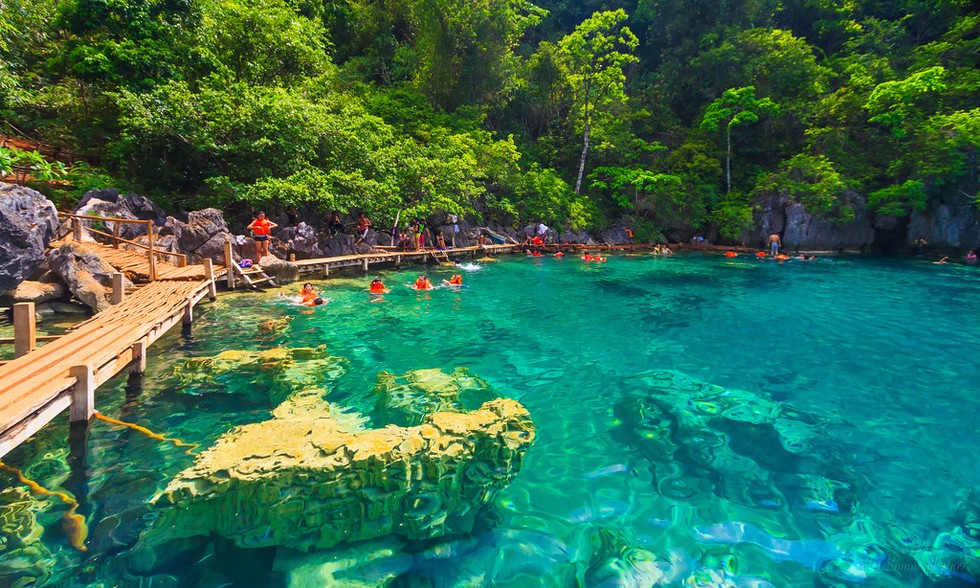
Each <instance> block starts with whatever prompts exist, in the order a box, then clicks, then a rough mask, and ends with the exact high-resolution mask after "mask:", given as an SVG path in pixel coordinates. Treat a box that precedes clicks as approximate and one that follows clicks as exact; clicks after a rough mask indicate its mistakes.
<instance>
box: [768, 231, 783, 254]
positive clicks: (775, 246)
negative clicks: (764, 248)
mask: <svg viewBox="0 0 980 588" xmlns="http://www.w3.org/2000/svg"><path fill="white" fill-rule="evenodd" d="M782 246H783V241H782V239H780V238H779V234H778V233H773V234H771V235H769V253H770V254H771V255H772V256H773V257H775V256H776V255H778V254H779V248H780V247H782Z"/></svg>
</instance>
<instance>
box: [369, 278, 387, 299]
mask: <svg viewBox="0 0 980 588" xmlns="http://www.w3.org/2000/svg"><path fill="white" fill-rule="evenodd" d="M368 291H369V292H370V293H371V294H374V295H376V296H380V295H381V294H387V293H388V292H390V291H391V290H389V289H388V288H385V284H384V282H382V281H381V278H375V279H373V280H371V285H370V286H369V287H368Z"/></svg>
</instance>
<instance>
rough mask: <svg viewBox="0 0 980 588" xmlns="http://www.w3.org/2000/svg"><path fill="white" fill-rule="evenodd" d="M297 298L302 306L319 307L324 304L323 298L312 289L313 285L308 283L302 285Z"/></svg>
mask: <svg viewBox="0 0 980 588" xmlns="http://www.w3.org/2000/svg"><path fill="white" fill-rule="evenodd" d="M299 297H300V301H299V303H300V304H302V305H303V306H320V305H322V304H324V302H326V301H325V300H324V299H323V297H322V296H320V295H319V294H318V293H317V291H316V290H314V289H313V284H311V283H309V282H307V283H305V284H303V289H302V290H300V291H299Z"/></svg>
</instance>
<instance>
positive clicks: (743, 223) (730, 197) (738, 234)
mask: <svg viewBox="0 0 980 588" xmlns="http://www.w3.org/2000/svg"><path fill="white" fill-rule="evenodd" d="M708 220H710V221H711V222H712V223H714V224H715V226H717V227H718V233H719V234H720V235H721V236H722V237H723V238H725V239H728V240H730V241H734V242H736V243H737V242H739V241H740V240H741V238H742V234H743V233H744V232H745V231H746V230H747V229H749V228H751V227H752V206H751V205H749V203H748V202H747V199H746V198H745V197H744V196H743V195H742V194H739V193H738V192H730V193H729V194H727V195H726V196H725V198H724V200H722V202H721V203H720V204H719V205H718V206H717V207H716V208H715V209H714V210H713V211H711V214H710V215H709V217H708Z"/></svg>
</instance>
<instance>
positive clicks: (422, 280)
mask: <svg viewBox="0 0 980 588" xmlns="http://www.w3.org/2000/svg"><path fill="white" fill-rule="evenodd" d="M412 287H413V288H415V289H416V290H431V289H432V282H430V281H429V278H427V277H425V274H419V277H418V279H417V280H415V283H414V284H413V285H412Z"/></svg>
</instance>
